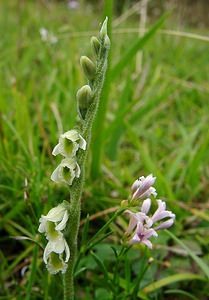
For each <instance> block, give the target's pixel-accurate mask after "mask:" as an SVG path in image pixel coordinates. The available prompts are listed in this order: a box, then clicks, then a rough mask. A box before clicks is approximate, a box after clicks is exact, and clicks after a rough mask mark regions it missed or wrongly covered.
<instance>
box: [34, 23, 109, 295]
mask: <svg viewBox="0 0 209 300" xmlns="http://www.w3.org/2000/svg"><path fill="white" fill-rule="evenodd" d="M107 21H108V19H107V18H106V19H105V21H104V22H103V24H102V27H101V30H100V32H99V35H98V37H92V38H91V42H90V43H91V47H92V51H93V54H94V56H95V62H93V61H92V60H91V59H90V58H88V57H87V56H82V57H81V59H80V64H81V68H82V70H83V72H84V75H85V76H86V79H87V84H86V85H84V86H83V87H81V88H80V89H79V90H78V92H77V95H76V97H77V108H78V114H79V118H80V123H79V124H80V125H79V126H78V127H77V128H75V129H72V130H69V131H67V132H65V133H63V134H61V136H60V138H59V142H58V144H57V145H56V146H55V147H54V149H53V152H52V154H53V155H61V156H62V158H63V159H62V160H61V162H60V164H59V165H58V166H57V168H56V169H55V170H54V171H53V173H52V175H51V179H52V180H53V181H54V182H57V183H64V184H67V185H68V186H69V188H70V199H69V201H63V202H62V203H61V204H58V205H57V206H56V207H54V208H52V209H51V210H50V211H49V212H48V214H47V215H42V216H41V218H40V220H39V221H40V225H39V228H38V231H39V232H40V233H44V234H45V237H46V239H47V245H46V247H45V249H44V255H43V260H44V262H45V264H46V267H47V269H48V271H49V272H50V273H51V274H57V273H58V272H61V273H63V295H64V299H65V300H72V299H74V280H73V272H74V266H75V261H76V255H77V237H78V231H79V223H80V205H81V195H82V191H83V183H84V176H85V175H84V166H85V161H86V157H87V154H88V149H89V144H90V142H91V130H92V125H93V121H94V118H95V116H96V113H97V109H98V106H99V101H100V94H101V90H102V86H103V82H104V78H105V73H106V69H107V58H108V50H109V48H110V40H109V37H108V35H107ZM68 227H69V230H68Z"/></svg>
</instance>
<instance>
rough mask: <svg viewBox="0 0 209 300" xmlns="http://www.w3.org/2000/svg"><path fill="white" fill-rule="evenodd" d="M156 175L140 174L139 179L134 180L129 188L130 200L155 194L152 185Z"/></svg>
mask: <svg viewBox="0 0 209 300" xmlns="http://www.w3.org/2000/svg"><path fill="white" fill-rule="evenodd" d="M155 180H156V177H153V175H152V174H150V175H148V176H147V177H144V176H141V177H139V179H137V180H135V181H134V183H133V185H132V187H131V190H132V200H136V199H145V198H148V197H150V196H151V195H153V196H154V197H156V196H157V193H156V189H155V188H153V187H152V185H153V184H154V183H155Z"/></svg>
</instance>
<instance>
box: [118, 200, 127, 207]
mask: <svg viewBox="0 0 209 300" xmlns="http://www.w3.org/2000/svg"><path fill="white" fill-rule="evenodd" d="M120 206H121V207H126V206H128V200H122V201H121V203H120Z"/></svg>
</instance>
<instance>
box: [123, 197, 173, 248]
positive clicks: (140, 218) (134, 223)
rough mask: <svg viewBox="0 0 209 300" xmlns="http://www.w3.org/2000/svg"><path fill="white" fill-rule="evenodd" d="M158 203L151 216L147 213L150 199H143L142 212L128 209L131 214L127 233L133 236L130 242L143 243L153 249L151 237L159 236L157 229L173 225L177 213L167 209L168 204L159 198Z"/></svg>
mask: <svg viewBox="0 0 209 300" xmlns="http://www.w3.org/2000/svg"><path fill="white" fill-rule="evenodd" d="M157 203H158V209H157V210H156V211H155V213H154V214H153V215H152V216H151V217H150V216H148V215H147V214H148V213H149V210H150V207H151V200H150V199H146V200H144V201H143V203H142V206H141V211H140V212H137V213H133V212H131V211H129V210H128V211H126V212H127V213H128V214H129V215H130V220H129V225H128V229H127V231H126V234H128V235H130V236H131V238H130V240H129V243H130V244H136V243H142V244H145V245H146V246H147V247H149V248H150V249H152V243H151V241H150V240H149V239H150V238H151V237H152V236H154V237H157V236H158V234H157V232H156V231H158V230H160V229H166V228H169V227H171V226H172V225H173V223H174V220H175V214H173V213H172V212H171V211H167V210H166V204H165V202H163V201H162V200H157ZM165 218H168V219H167V220H166V221H165V222H162V223H160V224H159V225H157V226H155V227H154V228H152V227H153V224H154V223H156V222H158V221H160V220H162V219H165Z"/></svg>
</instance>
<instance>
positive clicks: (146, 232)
mask: <svg viewBox="0 0 209 300" xmlns="http://www.w3.org/2000/svg"><path fill="white" fill-rule="evenodd" d="M151 236H155V237H157V236H158V234H157V232H156V231H155V230H154V229H152V228H147V227H146V226H144V225H143V224H142V223H138V224H137V228H136V232H135V234H134V236H133V237H132V239H131V240H130V244H136V243H142V244H144V245H146V246H147V247H148V248H150V249H152V243H151V242H150V240H149V238H151Z"/></svg>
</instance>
